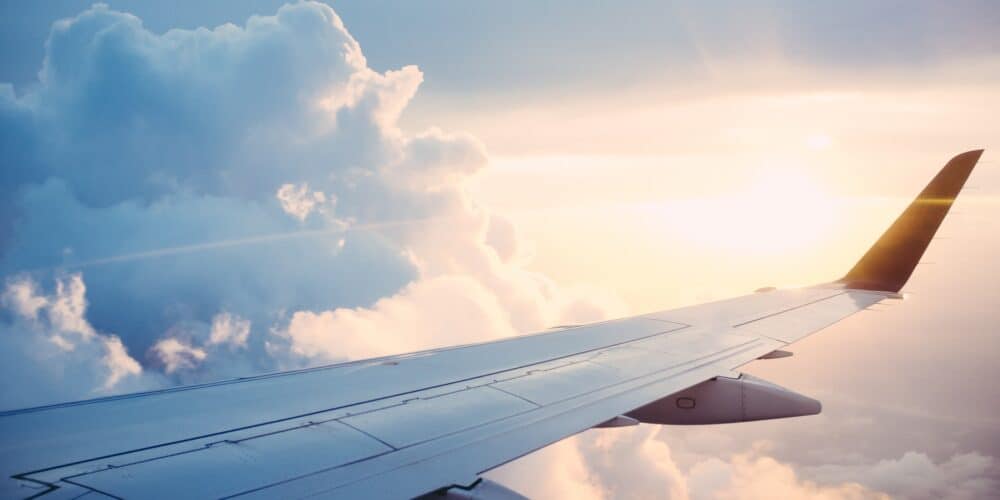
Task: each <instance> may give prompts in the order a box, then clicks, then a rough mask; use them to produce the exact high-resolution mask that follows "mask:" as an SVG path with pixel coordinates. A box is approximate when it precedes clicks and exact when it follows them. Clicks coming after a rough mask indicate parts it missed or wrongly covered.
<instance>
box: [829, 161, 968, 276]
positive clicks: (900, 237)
mask: <svg viewBox="0 0 1000 500" xmlns="http://www.w3.org/2000/svg"><path fill="white" fill-rule="evenodd" d="M982 154H983V150H982V149H977V150H975V151H967V152H965V153H962V154H960V155H958V156H956V157H954V158H952V159H951V161H949V162H948V164H947V165H945V166H944V168H942V169H941V171H940V172H938V174H937V175H936V176H935V177H934V179H932V180H931V182H930V184H928V185H927V187H925V188H924V190H923V191H921V192H920V194H919V195H918V196H917V199H915V200H913V203H911V204H910V206H909V207H907V208H906V211H904V212H903V214H902V215H900V216H899V218H898V219H896V222H893V224H892V226H890V227H889V229H888V230H887V231H886V232H885V233H884V234H883V235H882V237H881V238H879V239H878V241H876V242H875V245H873V246H872V247H871V248H870V249H869V250H868V252H867V253H865V255H864V257H862V258H861V260H859V261H858V263H857V264H855V265H854V268H853V269H851V270H850V272H848V273H847V275H846V276H844V277H843V278H841V279H840V280H839V281H838V282H839V283H843V284H844V285H845V286H846V287H847V288H855V289H861V290H879V291H885V292H898V291H899V290H900V289H901V288H903V285H904V284H905V283H906V280H908V279H909V278H910V275H911V274H913V268H914V267H916V265H917V262H918V261H920V257H922V256H923V255H924V250H927V245H928V244H930V242H931V239H932V238H933V237H934V233H936V232H937V229H938V227H939V226H940V225H941V221H943V220H944V217H945V215H948V209H950V208H951V205H952V203H953V202H954V201H955V197H956V196H958V192H959V191H961V189H962V186H963V185H964V184H965V180H966V179H968V178H969V174H971V173H972V168H973V167H975V166H976V162H978V161H979V157H980V156H982Z"/></svg>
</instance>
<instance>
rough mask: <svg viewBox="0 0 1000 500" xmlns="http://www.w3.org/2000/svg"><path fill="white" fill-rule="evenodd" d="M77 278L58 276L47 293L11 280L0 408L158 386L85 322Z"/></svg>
mask: <svg viewBox="0 0 1000 500" xmlns="http://www.w3.org/2000/svg"><path fill="white" fill-rule="evenodd" d="M85 292H86V287H85V286H84V284H83V280H82V279H81V278H80V275H78V274H75V275H66V276H60V277H59V278H57V279H56V281H55V289H54V290H53V291H52V292H51V293H46V292H45V291H44V290H42V289H41V287H40V285H39V284H38V283H36V282H35V281H34V280H32V279H31V278H28V277H25V276H20V277H16V278H13V279H10V280H9V281H8V282H7V284H6V286H5V289H4V292H3V294H2V305H3V309H2V311H0V312H2V313H6V314H0V318H3V317H5V319H4V320H2V321H0V352H2V353H3V356H4V362H3V363H2V364H0V379H2V383H0V403H2V404H0V407H2V408H4V409H12V408H16V407H20V406H27V405H35V404H41V403H52V402H57V401H59V400H65V399H79V398H86V397H95V396H100V395H105V394H110V393H115V392H120V391H123V390H130V389H131V390H136V389H140V388H146V387H154V386H157V385H159V383H160V381H158V380H157V379H155V378H150V377H148V376H145V375H144V374H143V369H142V367H141V365H140V364H139V362H138V361H136V360H135V359H134V358H132V357H131V356H130V355H129V353H128V351H127V349H126V347H125V346H124V345H123V344H122V342H121V340H120V339H119V338H118V337H116V336H115V335H112V334H104V333H100V332H98V331H96V330H95V329H94V328H93V327H92V326H91V325H90V324H89V323H88V322H87V320H86V318H85V314H86V310H87V302H86V298H85Z"/></svg>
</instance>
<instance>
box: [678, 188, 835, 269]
mask: <svg viewBox="0 0 1000 500" xmlns="http://www.w3.org/2000/svg"><path fill="white" fill-rule="evenodd" d="M662 210H663V211H664V215H665V216H666V220H667V221H668V223H669V225H670V226H671V228H672V229H673V230H676V231H677V232H678V235H679V236H681V237H683V238H685V239H688V240H691V241H692V242H694V243H696V244H698V245H702V246H705V247H710V248H714V249H722V250H738V251H743V252H753V253H783V252H788V251H794V250H800V249H802V248H805V247H808V246H810V245H814V244H817V243H818V242H819V241H821V240H822V239H823V238H824V237H826V236H828V235H829V234H830V233H831V231H833V229H834V226H835V223H836V220H837V217H836V215H837V212H838V209H837V203H836V201H835V200H834V198H833V197H832V196H830V194H829V193H828V192H827V191H826V190H825V189H824V188H823V187H822V186H821V185H820V183H818V182H816V181H815V180H814V179H813V178H811V177H809V176H808V175H806V174H805V173H803V172H802V171H801V170H791V169H774V170H766V171H762V172H760V173H759V174H758V175H756V176H755V178H754V179H753V180H752V181H751V182H750V183H749V184H746V185H745V186H744V187H743V188H741V189H738V190H735V191H733V192H729V193H720V194H719V195H717V196H712V197H706V198H696V199H688V200H680V201H676V202H668V203H666V204H665V205H664V206H663V207H662Z"/></svg>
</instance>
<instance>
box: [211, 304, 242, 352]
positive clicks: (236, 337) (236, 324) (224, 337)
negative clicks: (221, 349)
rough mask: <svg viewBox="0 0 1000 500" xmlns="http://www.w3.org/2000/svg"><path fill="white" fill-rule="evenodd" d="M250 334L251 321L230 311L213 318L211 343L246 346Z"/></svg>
mask: <svg viewBox="0 0 1000 500" xmlns="http://www.w3.org/2000/svg"><path fill="white" fill-rule="evenodd" d="M249 335H250V321H249V320H245V319H242V318H240V317H239V316H236V315H234V314H230V313H228V312H221V313H219V314H216V315H215V317H214V318H212V331H211V333H210V334H209V337H208V343H209V344H228V345H230V346H232V347H246V345H247V337H248V336H249Z"/></svg>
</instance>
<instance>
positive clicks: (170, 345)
mask: <svg viewBox="0 0 1000 500" xmlns="http://www.w3.org/2000/svg"><path fill="white" fill-rule="evenodd" d="M151 351H152V353H153V354H154V355H155V356H156V357H157V358H159V360H160V361H161V362H162V363H163V366H164V371H166V373H167V374H168V375H169V374H171V373H174V372H176V371H177V370H190V369H193V368H195V367H196V366H198V365H199V364H200V363H201V362H202V361H204V360H205V356H207V354H205V350H204V349H199V348H197V347H194V346H191V345H188V344H185V343H184V342H183V341H181V340H179V339H177V338H175V337H168V338H165V339H163V340H160V341H158V342H157V343H155V344H153V347H152V348H151Z"/></svg>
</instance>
